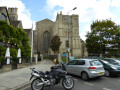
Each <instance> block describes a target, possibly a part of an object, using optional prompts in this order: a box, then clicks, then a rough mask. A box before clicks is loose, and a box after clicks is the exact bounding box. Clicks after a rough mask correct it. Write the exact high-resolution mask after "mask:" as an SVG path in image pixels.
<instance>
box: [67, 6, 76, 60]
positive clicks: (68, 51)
mask: <svg viewBox="0 0 120 90" xmlns="http://www.w3.org/2000/svg"><path fill="white" fill-rule="evenodd" d="M76 9H77V7H74V8H73V9H72V10H70V11H69V12H67V24H68V61H69V52H70V47H69V31H70V30H69V20H68V15H69V13H70V12H71V11H73V10H76Z"/></svg>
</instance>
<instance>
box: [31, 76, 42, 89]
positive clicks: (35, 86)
mask: <svg viewBox="0 0 120 90" xmlns="http://www.w3.org/2000/svg"><path fill="white" fill-rule="evenodd" d="M40 82H42V81H41V80H40V79H39V78H36V79H34V80H33V81H32V83H31V88H32V90H43V87H44V85H43V84H42V85H37V84H39V83H40Z"/></svg>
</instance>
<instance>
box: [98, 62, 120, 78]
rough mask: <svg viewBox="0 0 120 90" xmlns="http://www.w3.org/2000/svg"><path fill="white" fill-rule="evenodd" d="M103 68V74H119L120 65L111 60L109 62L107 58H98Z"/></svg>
mask: <svg viewBox="0 0 120 90" xmlns="http://www.w3.org/2000/svg"><path fill="white" fill-rule="evenodd" d="M99 61H100V62H101V63H102V64H103V66H104V69H105V76H107V77H108V76H111V75H119V74H120V65H118V64H117V63H115V62H113V63H110V61H107V60H99Z"/></svg>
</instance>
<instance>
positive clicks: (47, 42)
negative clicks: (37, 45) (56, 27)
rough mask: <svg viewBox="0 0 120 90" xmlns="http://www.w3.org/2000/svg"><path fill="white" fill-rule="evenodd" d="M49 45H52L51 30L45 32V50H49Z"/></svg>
mask: <svg viewBox="0 0 120 90" xmlns="http://www.w3.org/2000/svg"><path fill="white" fill-rule="evenodd" d="M49 45H50V34H49V32H47V31H46V32H45V33H44V34H43V49H44V51H46V52H47V51H48V48H49Z"/></svg>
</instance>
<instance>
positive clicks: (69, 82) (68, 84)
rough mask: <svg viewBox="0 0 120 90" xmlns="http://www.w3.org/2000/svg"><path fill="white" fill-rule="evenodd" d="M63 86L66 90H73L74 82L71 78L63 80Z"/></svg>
mask: <svg viewBox="0 0 120 90" xmlns="http://www.w3.org/2000/svg"><path fill="white" fill-rule="evenodd" d="M62 85H63V87H64V88H65V89H66V90H71V89H72V88H73V87H74V80H73V79H72V78H71V77H69V78H64V79H63V80H62Z"/></svg>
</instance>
